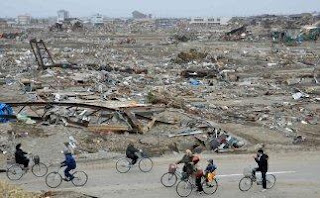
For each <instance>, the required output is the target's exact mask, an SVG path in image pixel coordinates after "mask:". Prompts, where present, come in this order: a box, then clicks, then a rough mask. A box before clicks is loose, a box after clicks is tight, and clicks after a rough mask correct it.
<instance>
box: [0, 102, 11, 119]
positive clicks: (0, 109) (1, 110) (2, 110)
mask: <svg viewBox="0 0 320 198" xmlns="http://www.w3.org/2000/svg"><path fill="white" fill-rule="evenodd" d="M0 115H13V109H12V107H11V106H9V105H7V104H5V103H0ZM9 121H10V119H8V118H2V117H0V123H5V122H9Z"/></svg>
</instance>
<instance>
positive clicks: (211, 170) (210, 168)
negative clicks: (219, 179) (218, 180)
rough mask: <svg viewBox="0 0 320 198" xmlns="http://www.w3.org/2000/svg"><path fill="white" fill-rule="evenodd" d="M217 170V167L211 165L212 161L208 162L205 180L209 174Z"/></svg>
mask: <svg viewBox="0 0 320 198" xmlns="http://www.w3.org/2000/svg"><path fill="white" fill-rule="evenodd" d="M216 169H217V166H216V165H215V164H214V163H213V159H209V160H208V165H207V167H206V169H205V171H204V172H205V174H204V175H205V178H206V180H207V178H208V175H209V173H213V172H214V171H215V170H216Z"/></svg>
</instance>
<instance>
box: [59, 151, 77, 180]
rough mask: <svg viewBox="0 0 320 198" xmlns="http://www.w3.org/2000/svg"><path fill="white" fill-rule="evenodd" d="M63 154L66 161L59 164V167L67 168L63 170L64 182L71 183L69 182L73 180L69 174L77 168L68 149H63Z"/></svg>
mask: <svg viewBox="0 0 320 198" xmlns="http://www.w3.org/2000/svg"><path fill="white" fill-rule="evenodd" d="M63 154H64V156H65V158H66V159H65V161H63V162H61V167H64V166H66V167H67V168H66V169H65V170H64V175H65V178H64V180H65V181H71V180H73V179H74V176H73V175H71V174H70V171H71V170H74V169H75V168H76V167H77V165H76V161H75V160H74V158H73V156H72V154H71V153H70V151H69V150H68V149H65V150H64V151H63Z"/></svg>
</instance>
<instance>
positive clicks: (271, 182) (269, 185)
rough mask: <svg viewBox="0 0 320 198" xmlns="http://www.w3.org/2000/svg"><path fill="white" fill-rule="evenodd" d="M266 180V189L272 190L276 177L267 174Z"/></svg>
mask: <svg viewBox="0 0 320 198" xmlns="http://www.w3.org/2000/svg"><path fill="white" fill-rule="evenodd" d="M266 180H267V189H270V188H272V187H273V186H274V185H275V183H276V176H274V175H272V174H268V175H267V176H266Z"/></svg>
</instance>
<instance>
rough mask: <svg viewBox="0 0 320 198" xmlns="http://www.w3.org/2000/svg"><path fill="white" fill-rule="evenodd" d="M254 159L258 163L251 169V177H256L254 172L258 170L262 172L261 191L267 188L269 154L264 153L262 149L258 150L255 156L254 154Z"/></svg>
mask: <svg viewBox="0 0 320 198" xmlns="http://www.w3.org/2000/svg"><path fill="white" fill-rule="evenodd" d="M254 159H255V161H256V162H257V163H258V168H254V169H253V170H252V175H253V179H254V180H255V179H256V172H257V171H260V172H261V174H262V187H263V191H266V189H267V180H266V174H267V172H268V159H269V156H268V155H266V154H264V152H263V150H262V149H259V150H258V153H257V156H254Z"/></svg>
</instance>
